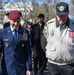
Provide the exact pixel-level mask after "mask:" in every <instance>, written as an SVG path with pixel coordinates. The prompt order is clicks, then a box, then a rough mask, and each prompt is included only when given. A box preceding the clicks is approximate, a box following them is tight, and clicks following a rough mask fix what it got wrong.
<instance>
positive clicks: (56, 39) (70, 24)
mask: <svg viewBox="0 0 74 75" xmlns="http://www.w3.org/2000/svg"><path fill="white" fill-rule="evenodd" d="M68 14H69V5H68V4H67V3H65V2H60V3H58V4H57V5H56V18H55V19H52V20H50V21H48V22H47V46H46V49H47V50H46V57H47V58H48V63H49V75H74V21H72V20H71V19H69V17H68Z"/></svg>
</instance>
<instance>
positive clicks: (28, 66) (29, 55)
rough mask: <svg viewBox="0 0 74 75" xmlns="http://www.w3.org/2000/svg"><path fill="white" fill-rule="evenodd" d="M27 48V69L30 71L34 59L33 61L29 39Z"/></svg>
mask: <svg viewBox="0 0 74 75" xmlns="http://www.w3.org/2000/svg"><path fill="white" fill-rule="evenodd" d="M25 48H26V69H27V70H29V71H30V70H31V64H32V61H31V49H30V45H29V41H26V46H25Z"/></svg>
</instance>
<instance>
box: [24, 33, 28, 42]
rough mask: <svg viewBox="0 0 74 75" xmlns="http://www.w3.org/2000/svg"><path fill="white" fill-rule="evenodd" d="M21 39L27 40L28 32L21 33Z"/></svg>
mask: <svg viewBox="0 0 74 75" xmlns="http://www.w3.org/2000/svg"><path fill="white" fill-rule="evenodd" d="M23 39H24V40H26V41H27V40H28V34H27V33H26V32H24V33H23Z"/></svg>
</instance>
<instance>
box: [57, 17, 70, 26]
mask: <svg viewBox="0 0 74 75" xmlns="http://www.w3.org/2000/svg"><path fill="white" fill-rule="evenodd" d="M69 24H70V19H69V18H67V21H66V23H65V25H66V26H67V27H69ZM59 25H60V24H59V22H58V20H57V18H56V27H58V26H59Z"/></svg>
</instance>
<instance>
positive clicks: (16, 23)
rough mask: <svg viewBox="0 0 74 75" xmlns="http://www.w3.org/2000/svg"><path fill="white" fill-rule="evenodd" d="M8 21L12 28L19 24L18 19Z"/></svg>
mask: <svg viewBox="0 0 74 75" xmlns="http://www.w3.org/2000/svg"><path fill="white" fill-rule="evenodd" d="M9 21H10V25H11V26H12V27H13V29H16V28H18V27H19V26H20V19H16V20H9Z"/></svg>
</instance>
